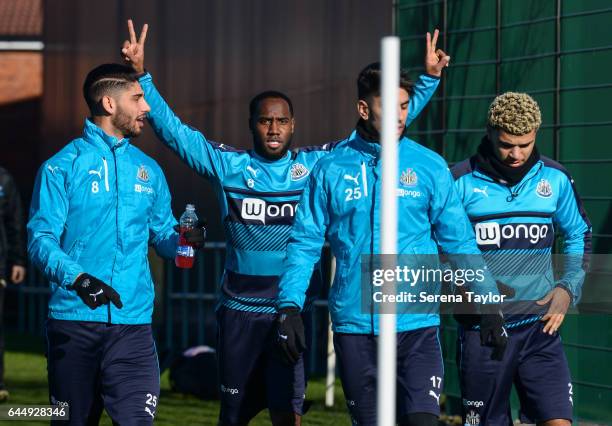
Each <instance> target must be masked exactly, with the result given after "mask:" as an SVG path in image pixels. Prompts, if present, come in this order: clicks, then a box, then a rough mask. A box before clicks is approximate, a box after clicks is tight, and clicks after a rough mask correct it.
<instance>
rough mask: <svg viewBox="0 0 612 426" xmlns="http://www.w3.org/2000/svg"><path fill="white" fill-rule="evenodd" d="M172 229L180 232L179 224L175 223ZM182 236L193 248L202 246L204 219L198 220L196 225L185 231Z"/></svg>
mask: <svg viewBox="0 0 612 426" xmlns="http://www.w3.org/2000/svg"><path fill="white" fill-rule="evenodd" d="M174 230H175V231H176V232H179V233H180V226H179V225H175V226H174ZM183 237H184V238H185V242H187V244H189V245H190V246H191V247H193V248H194V249H201V248H202V247H204V241H206V220H198V224H197V225H196V227H195V228H193V229H190V230H189V231H186V232H185V233H184V234H183Z"/></svg>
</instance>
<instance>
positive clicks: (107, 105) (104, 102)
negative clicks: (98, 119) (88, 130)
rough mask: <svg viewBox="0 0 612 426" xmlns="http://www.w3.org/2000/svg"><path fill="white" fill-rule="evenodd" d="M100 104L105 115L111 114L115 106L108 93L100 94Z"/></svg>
mask: <svg viewBox="0 0 612 426" xmlns="http://www.w3.org/2000/svg"><path fill="white" fill-rule="evenodd" d="M100 105H101V106H102V111H103V112H104V113H105V114H107V115H113V113H114V112H115V109H116V108H117V105H116V103H115V100H114V99H113V98H112V97H110V96H108V95H104V96H102V99H100Z"/></svg>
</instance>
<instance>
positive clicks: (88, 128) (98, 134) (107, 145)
mask: <svg viewBox="0 0 612 426" xmlns="http://www.w3.org/2000/svg"><path fill="white" fill-rule="evenodd" d="M83 139H85V140H86V141H87V142H89V143H91V144H93V145H95V146H96V147H98V148H100V149H102V150H104V151H115V152H122V151H123V150H124V149H125V147H127V146H128V145H129V143H130V140H129V138H123V139H117V138H116V137H115V136H111V135H109V134H107V133H106V132H105V131H104V130H102V128H101V127H99V126H98V125H96V124H95V123H94V122H93V121H91V120H90V119H89V118H86V119H85V127H84V129H83Z"/></svg>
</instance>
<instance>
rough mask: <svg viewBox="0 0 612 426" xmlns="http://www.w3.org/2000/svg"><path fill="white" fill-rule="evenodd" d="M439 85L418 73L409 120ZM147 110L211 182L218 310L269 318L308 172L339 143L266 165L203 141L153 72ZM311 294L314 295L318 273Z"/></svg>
mask: <svg viewBox="0 0 612 426" xmlns="http://www.w3.org/2000/svg"><path fill="white" fill-rule="evenodd" d="M438 83H439V80H438V79H437V78H434V77H429V76H426V75H423V76H421V77H420V78H419V80H418V81H417V84H416V86H415V90H414V95H413V96H412V98H411V100H410V103H409V116H408V119H409V120H412V119H414V118H415V117H416V116H417V115H418V114H419V112H420V111H421V110H422V109H423V107H424V106H425V105H426V104H427V102H428V101H429V99H430V98H431V96H432V94H433V92H434V91H435V89H436V87H437V86H438ZM140 84H141V86H142V88H143V90H144V92H145V99H146V100H147V103H148V104H149V105H150V107H151V111H150V112H149V116H148V119H149V123H150V124H151V126H152V127H153V130H154V131H155V133H156V134H157V136H158V138H159V139H160V140H161V141H162V142H163V143H164V144H165V145H166V146H168V147H169V148H170V149H171V150H173V151H174V152H175V153H176V154H177V155H178V156H179V157H180V158H181V159H182V160H183V161H184V162H185V163H187V165H189V167H191V168H192V169H193V170H194V171H196V172H197V173H198V174H199V175H201V176H203V177H204V178H206V179H208V180H209V181H210V182H211V183H212V185H213V188H214V191H215V194H216V197H217V200H218V202H219V205H220V207H221V217H222V221H223V226H224V231H225V236H226V241H227V245H226V260H225V271H224V274H223V278H222V284H221V286H222V292H221V299H220V305H223V306H226V307H228V308H230V309H236V310H242V311H254V312H266V313H274V312H276V308H275V305H274V301H275V299H276V296H277V294H278V278H279V275H280V274H281V272H282V269H283V258H284V257H285V251H286V247H287V241H288V239H289V234H290V231H291V226H292V224H293V220H294V217H295V215H296V211H299V209H298V208H297V206H298V202H299V200H300V197H301V195H302V192H303V190H304V185H305V184H306V182H307V181H308V176H309V175H310V174H311V172H312V170H313V167H314V166H315V164H316V163H317V162H318V161H319V159H321V158H323V157H324V156H325V155H327V154H329V152H330V151H331V150H332V149H334V148H335V147H337V146H338V144H339V142H333V143H328V144H325V145H320V146H313V147H306V148H299V149H296V150H293V151H289V152H288V153H287V155H286V156H285V157H284V158H281V159H279V160H276V161H270V160H266V159H265V158H262V157H260V156H259V155H257V153H255V152H254V151H253V150H240V149H235V148H232V147H231V146H228V145H226V144H222V143H217V142H213V141H211V140H208V139H207V138H206V137H205V136H204V135H203V134H202V133H201V132H199V131H197V130H195V129H193V128H192V127H190V126H188V125H186V124H184V123H183V122H182V121H181V120H180V118H179V117H177V116H176V115H175V114H174V113H173V112H172V110H171V109H170V107H169V106H168V104H167V103H166V102H165V101H164V99H163V98H162V97H161V95H160V94H159V92H158V91H157V89H156V88H155V86H154V84H153V80H152V78H151V75H150V74H145V75H144V76H143V77H141V78H140ZM311 276H312V279H313V285H312V286H311V294H312V295H313V297H315V296H316V295H317V292H318V288H319V287H320V286H321V274H320V270H319V269H318V268H317V273H315V274H314V275H313V274H312V271H311V272H310V274H309V275H308V280H310V278H311Z"/></svg>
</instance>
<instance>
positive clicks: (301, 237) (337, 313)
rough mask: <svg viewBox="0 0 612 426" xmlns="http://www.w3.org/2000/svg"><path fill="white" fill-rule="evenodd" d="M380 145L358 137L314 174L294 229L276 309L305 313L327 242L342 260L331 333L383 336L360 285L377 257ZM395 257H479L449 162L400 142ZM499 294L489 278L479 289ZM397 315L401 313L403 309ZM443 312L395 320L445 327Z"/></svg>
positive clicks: (405, 325) (410, 326) (404, 327)
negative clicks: (371, 257) (440, 252)
mask: <svg viewBox="0 0 612 426" xmlns="http://www.w3.org/2000/svg"><path fill="white" fill-rule="evenodd" d="M379 158H380V145H379V144H378V143H376V142H368V141H366V140H364V139H363V138H362V137H361V136H360V135H359V133H357V132H353V133H352V134H351V135H350V136H349V138H348V139H347V140H346V141H345V142H344V143H343V144H341V145H339V146H338V147H336V149H335V150H334V151H333V152H332V153H330V154H329V155H328V156H326V157H325V158H323V159H321V160H320V161H319V163H317V165H316V166H315V168H314V170H313V171H312V173H311V176H310V178H309V181H308V184H307V185H306V188H305V190H304V193H303V195H302V200H301V201H300V208H299V209H298V212H297V217H296V219H295V223H294V225H293V229H292V232H291V237H290V240H289V245H288V247H287V258H286V261H285V270H284V272H283V274H282V277H281V280H280V285H279V286H280V292H279V297H278V301H277V304H278V307H279V309H280V308H289V307H297V308H302V307H303V306H304V301H305V296H304V294H305V292H306V289H307V287H308V277H310V274H311V273H312V270H313V265H314V264H315V263H316V261H317V260H318V259H319V256H320V251H321V246H322V245H323V243H324V240H325V238H326V236H327V240H328V241H329V243H330V246H331V250H332V253H333V254H334V256H335V257H336V273H335V277H334V282H333V285H332V287H331V289H330V295H329V310H330V313H331V318H332V324H333V329H334V331H335V332H340V333H356V334H378V315H379V314H378V313H377V310H376V308H375V307H374V303H375V302H374V300H373V299H372V298H371V295H370V294H368V293H369V292H370V291H371V284H370V282H369V281H367V282H365V285H364V282H362V267H363V266H365V265H362V262H368V260H367V257H363V258H362V255H370V254H379V253H381V250H380V232H381V229H380V228H381V223H380V222H381V220H380V203H381V180H382V168H381V162H380V161H379ZM398 167H399V169H398V172H399V173H398V176H399V177H400V178H399V182H398V184H397V197H398V219H399V220H398V230H397V244H398V246H397V253H398V254H400V255H401V254H404V255H431V256H432V257H433V256H437V254H438V244H439V245H440V247H441V248H442V250H443V252H445V253H452V254H466V255H472V256H473V255H477V256H479V255H480V252H479V250H478V248H477V246H476V241H475V239H474V233H473V230H472V227H471V225H470V222H469V220H468V218H467V216H466V214H465V211H464V210H463V206H462V204H461V201H460V199H459V197H458V196H457V192H456V189H455V186H454V182H453V178H452V176H451V173H450V171H449V169H448V166H447V164H446V162H445V161H444V159H442V157H440V156H439V155H438V154H436V153H435V152H433V151H431V150H429V149H427V148H425V147H423V146H422V145H419V144H418V143H416V142H414V141H412V140H410V139H408V138H406V137H402V138H401V139H400V141H399V146H398ZM477 290H478V292H479V293H484V292H486V291H491V292H492V293H493V294H497V290H496V288H495V284H494V282H493V281H492V279H491V278H490V277H488V279H487V280H484V281H483V283H482V285H479V288H478V289H477ZM398 311H399V309H398ZM439 322H440V320H439V315H438V312H437V309H436V310H435V311H432V312H429V313H418V314H402V315H398V316H397V331H398V332H404V331H409V330H414V329H418V328H422V327H428V326H437V325H439Z"/></svg>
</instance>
